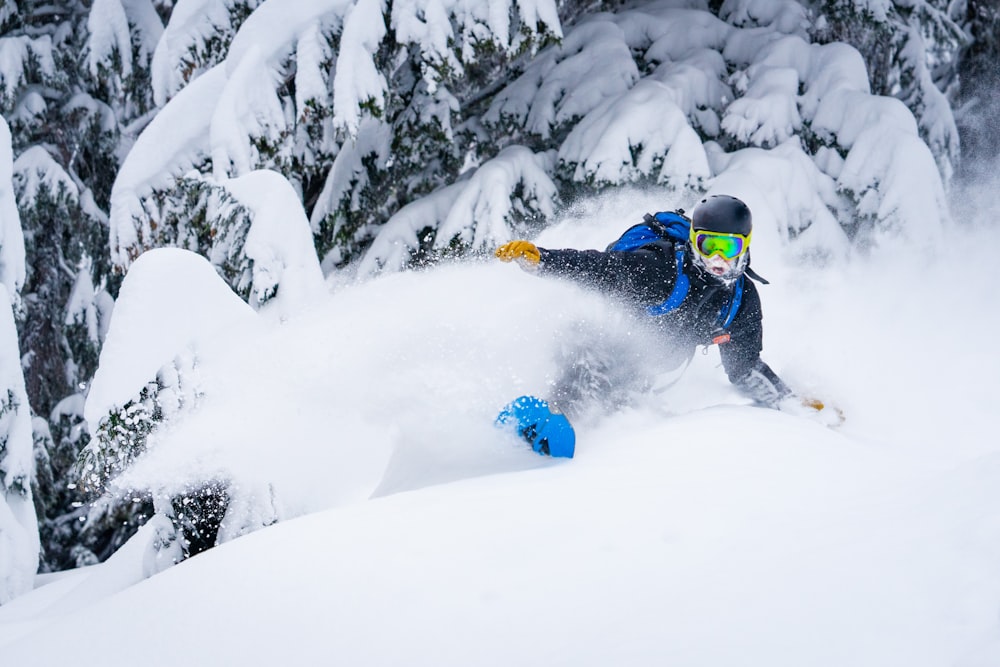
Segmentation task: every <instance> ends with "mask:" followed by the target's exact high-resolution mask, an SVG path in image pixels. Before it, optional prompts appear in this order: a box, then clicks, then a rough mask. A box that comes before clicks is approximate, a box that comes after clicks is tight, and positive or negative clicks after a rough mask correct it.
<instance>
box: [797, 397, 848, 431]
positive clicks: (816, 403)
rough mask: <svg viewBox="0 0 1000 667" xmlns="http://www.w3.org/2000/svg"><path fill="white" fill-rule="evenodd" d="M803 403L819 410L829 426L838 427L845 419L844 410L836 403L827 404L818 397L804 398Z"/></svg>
mask: <svg viewBox="0 0 1000 667" xmlns="http://www.w3.org/2000/svg"><path fill="white" fill-rule="evenodd" d="M802 405H804V406H805V407H807V408H812V409H813V410H815V411H816V412H818V413H819V414H820V415H821V417H822V420H823V422H824V423H825V424H826V425H827V426H830V427H837V426H840V425H841V424H843V423H844V421H845V417H844V411H843V410H841V409H840V408H838V407H837V406H835V405H827V404H825V403H824V402H823V401H821V400H819V399H818V398H803V399H802Z"/></svg>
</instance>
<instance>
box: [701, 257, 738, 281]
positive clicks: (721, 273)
mask: <svg viewBox="0 0 1000 667" xmlns="http://www.w3.org/2000/svg"><path fill="white" fill-rule="evenodd" d="M702 262H703V263H704V265H705V270H706V271H708V272H709V273H711V274H712V275H713V276H716V277H718V278H725V277H726V276H729V275H731V274H732V273H734V272H735V270H736V267H735V266H734V265H735V264H736V260H735V259H733V260H727V259H725V258H723V256H722V255H712V256H711V257H705V258H702Z"/></svg>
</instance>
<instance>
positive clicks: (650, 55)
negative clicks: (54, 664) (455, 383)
mask: <svg viewBox="0 0 1000 667" xmlns="http://www.w3.org/2000/svg"><path fill="white" fill-rule="evenodd" d="M998 58H1000V8H998V7H997V6H996V3H994V2H993V1H992V0H965V1H960V2H956V1H954V0H816V1H810V0H801V1H797V0H724V1H722V2H719V1H717V0H650V1H641V0H637V1H635V2H625V3H620V2H600V1H595V2H581V1H577V0H565V1H563V2H553V1H550V0H525V1H523V2H516V3H512V2H506V1H505V0H481V1H478V2H453V1H451V0H405V1H398V2H391V3H390V2H383V1H381V0H356V1H354V2H351V1H349V0H267V1H264V2H260V1H256V0H176V1H175V0H92V1H85V0H46V1H45V2H42V1H41V0H3V5H2V8H0V116H2V122H0V487H2V499H0V565H2V566H3V569H4V572H3V574H2V576H0V604H2V603H3V602H5V601H7V600H10V599H11V598H13V597H15V596H16V595H18V594H20V593H23V592H25V591H26V590H28V589H29V588H30V587H31V580H32V577H33V575H34V572H35V571H36V570H38V571H41V572H49V571H57V570H63V569H68V568H74V567H79V566H82V565H87V564H91V563H95V562H99V561H104V560H106V559H107V558H109V557H110V556H111V554H113V553H114V552H115V551H116V550H117V549H118V548H119V547H120V546H121V545H122V544H124V543H125V542H126V541H127V540H128V538H129V537H130V536H132V535H133V534H135V532H136V531H137V530H138V529H139V528H140V526H142V525H143V524H145V523H146V522H147V521H149V520H151V519H153V520H154V522H155V525H156V527H157V530H158V531H160V532H159V533H158V534H159V535H161V538H162V540H161V541H162V544H163V547H164V551H165V552H169V553H173V554H175V555H176V558H177V559H180V558H183V557H186V556H188V555H191V554H194V553H198V552H199V551H203V550H205V549H207V548H210V547H211V546H213V545H215V544H216V543H217V542H220V541H225V540H226V539H230V538H232V537H234V536H236V535H239V534H243V533H246V532H249V531H252V530H254V529H255V528H257V527H260V526H263V525H267V524H269V523H273V522H275V521H277V520H278V519H280V518H281V517H280V516H279V514H280V513H279V512H277V511H271V512H270V513H269V512H268V511H266V509H267V508H264V509H262V508H261V507H250V506H248V504H247V501H246V497H244V496H241V495H240V491H239V490H238V489H235V488H233V487H232V486H231V485H229V484H228V483H227V481H226V480H225V479H224V478H222V477H219V478H218V479H205V480H203V481H202V483H200V484H198V485H194V486H189V487H187V488H175V487H170V486H169V485H164V486H162V487H161V488H160V490H161V491H163V489H167V488H169V492H167V493H163V492H161V493H153V492H152V490H150V489H149V488H146V489H141V488H140V489H136V488H134V487H132V486H129V485H128V484H123V483H118V482H119V481H120V480H121V479H122V478H123V477H122V476H123V475H126V474H127V472H128V471H129V469H130V467H131V466H132V464H133V463H134V462H135V461H136V459H137V458H138V457H140V455H141V454H142V453H143V452H144V451H145V447H146V443H147V439H148V438H150V437H151V435H152V434H154V433H155V432H156V431H157V429H160V428H163V427H164V425H165V424H169V423H170V421H171V419H173V418H175V417H176V416H177V415H180V414H182V413H184V412H185V411H188V410H190V409H191V408H192V406H194V405H196V404H197V401H198V400H199V396H200V393H201V388H200V387H199V384H198V373H197V369H198V358H197V355H196V354H194V353H193V352H192V351H191V350H189V349H186V348H185V347H184V345H183V344H179V343H178V341H183V340H187V339H186V338H185V336H188V337H190V336H192V335H194V334H195V333H197V332H198V327H199V326H200V325H202V324H203V323H204V322H206V321H210V320H212V317H209V313H212V315H213V317H214V316H215V315H217V314H218V313H219V312H224V313H227V314H230V320H231V321H232V322H237V323H239V322H244V321H245V322H246V326H248V327H249V326H253V324H252V322H253V318H252V317H251V315H253V314H254V313H255V312H256V313H257V314H260V315H262V316H265V317H269V318H272V319H275V320H281V319H283V318H285V317H288V316H290V314H293V313H294V312H296V308H297V307H298V305H299V304H301V303H304V302H307V301H308V300H309V299H311V298H313V297H314V296H315V295H316V294H318V293H321V292H322V291H323V290H325V289H331V288H335V287H336V286H337V285H343V284H346V283H348V282H351V281H357V280H371V279H373V278H374V277H376V276H380V275H385V274H388V273H393V272H399V271H408V270H413V269H419V268H422V267H428V266H432V265H435V264H438V263H440V262H442V261H444V260H450V259H454V258H460V259H466V258H475V257H477V256H482V255H485V254H487V253H489V252H490V251H491V250H492V249H493V248H494V247H495V246H496V245H497V244H498V243H500V242H503V241H505V240H508V239H510V238H513V237H534V236H535V235H537V234H538V233H539V232H541V231H542V230H543V229H545V228H546V227H547V226H548V225H549V224H550V223H552V222H553V221H556V220H558V219H560V217H561V216H564V215H565V214H566V212H567V211H571V210H572V207H573V206H574V205H577V204H579V203H580V202H585V201H588V199H590V198H594V197H597V196H600V195H601V194H602V193H607V192H611V191H615V190H617V189H620V188H622V187H626V186H627V187H633V188H639V189H642V190H644V191H647V192H648V191H650V190H655V191H658V192H661V193H662V200H663V203H664V208H668V207H673V206H677V205H681V204H684V205H688V204H689V203H690V202H692V201H696V199H697V197H698V196H699V195H700V194H701V193H704V192H706V191H709V190H712V191H717V192H727V191H729V190H727V188H732V187H734V186H735V185H736V184H740V187H741V188H742V189H743V190H741V192H740V193H739V194H741V195H742V196H744V197H745V198H747V199H748V201H749V203H750V204H751V208H752V209H753V211H754V215H755V218H756V219H758V220H764V219H767V220H773V221H775V223H776V226H775V230H776V236H775V239H776V242H778V243H780V244H781V245H782V246H783V247H787V248H789V249H790V251H791V252H793V253H794V254H795V255H796V256H798V257H800V258H801V260H802V261H805V262H812V263H816V264H817V265H820V264H823V263H825V262H829V261H834V260H836V259H838V258H842V257H845V256H849V255H852V254H867V253H871V252H872V251H873V250H877V249H878V248H880V247H884V246H885V244H892V243H897V242H900V240H901V239H904V240H906V242H907V243H912V244H915V245H918V246H919V245H924V246H926V247H927V248H928V249H931V250H933V248H934V247H935V246H936V245H937V244H939V243H940V242H941V241H942V239H943V238H945V236H944V235H945V233H946V232H947V231H948V230H951V229H953V228H954V226H956V225H961V224H962V215H961V214H962V211H963V206H965V205H966V204H967V202H968V193H970V192H973V191H974V189H975V184H976V183H977V180H978V179H980V178H982V177H984V175H990V174H991V173H992V170H995V169H996V167H997V166H1000V163H998V162H997V158H996V148H995V147H996V146H997V145H998V143H1000V125H998V123H997V121H996V118H997V117H998V114H1000V68H998V67H997V65H996V63H997V62H1000V61H998ZM747 183H757V184H758V187H757V188H756V189H755V190H751V191H749V192H747V191H745V190H746V187H747V186H746V184H747ZM776 183H780V184H781V185H782V187H781V188H780V190H781V196H780V197H775V196H773V194H772V193H774V192H775V191H776V188H775V187H774V184H776ZM630 222H632V221H622V224H623V226H624V225H625V224H626V223H630ZM160 248H176V249H182V250H184V251H187V252H185V253H183V254H180V255H177V254H174V255H171V257H172V259H171V261H170V262H168V263H164V262H162V261H161V262H160V263H159V264H156V263H155V262H154V261H149V262H147V263H146V265H145V268H144V269H141V272H142V275H144V276H146V277H147V280H148V282H147V287H146V288H145V291H144V292H143V295H144V297H148V296H149V295H150V294H156V296H157V298H158V299H159V301H158V302H157V303H150V304H146V305H147V307H148V309H149V310H148V312H145V313H144V312H142V309H141V308H140V307H138V306H135V300H133V307H132V308H131V309H130V310H129V311H128V313H127V316H128V317H130V318H132V319H131V320H130V321H129V323H130V324H131V326H130V327H128V326H126V324H121V325H118V326H121V327H122V328H123V330H124V331H126V332H128V331H131V335H132V339H131V340H128V341H123V340H122V339H121V338H120V339H119V340H118V341H117V342H116V344H117V345H118V346H119V347H120V348H122V347H130V346H131V347H139V346H143V347H145V348H148V349H155V350H157V352H158V353H160V359H159V362H158V363H156V364H154V365H152V366H141V365H140V366H134V367H130V368H127V369H126V368H121V367H120V366H121V365H122V364H124V362H119V364H118V366H119V367H115V362H114V361H111V360H110V359H113V357H110V356H109V357H108V358H109V361H108V363H107V364H106V365H105V364H102V367H103V370H100V371H99V368H98V367H99V363H98V362H99V359H101V353H102V346H103V345H104V343H105V340H106V336H107V334H108V329H109V324H110V321H111V314H112V312H113V310H114V308H115V304H116V302H118V301H121V300H122V299H123V293H126V292H127V289H122V286H123V280H124V277H125V276H126V275H127V274H128V272H129V270H130V267H132V265H133V264H135V265H136V266H137V267H140V266H142V262H140V261H139V260H140V258H141V257H142V256H143V254H144V253H146V252H147V251H150V250H153V249H160ZM177 252H178V253H180V250H178V251H177ZM199 255H200V256H201V258H200V259H199V258H198V256H199ZM153 256H156V254H155V253H153ZM159 256H160V257H163V255H159ZM180 269H183V275H176V274H177V272H178V271H179V270H180ZM158 271H159V272H160V274H157V272H158ZM137 273H138V272H137ZM219 278H221V280H222V281H224V283H225V284H226V285H228V290H223V291H221V292H220V291H219V284H221V283H220V282H219ZM137 280H138V279H137ZM157 280H158V281H159V283H158V284H161V285H162V288H161V290H160V291H158V292H154V291H151V289H150V288H149V287H148V285H151V284H157V283H156V281H157ZM198 295H200V296H198ZM205 295H208V296H205ZM233 295H236V296H237V297H238V299H236V298H235V297H234V296H233ZM124 296H125V298H127V294H125V295H124ZM8 304H9V306H8ZM206 309H208V310H206ZM162 312H168V313H171V314H172V315H174V320H173V321H172V322H171V323H170V324H169V325H167V326H160V325H161V324H162V320H159V319H156V318H155V314H156V313H162ZM121 317H122V318H126V313H125V312H124V311H123V312H122V315H121ZM145 321H155V322H157V323H158V325H157V326H150V325H146V324H144V322H145ZM399 335H400V336H404V337H405V336H406V332H405V331H401V332H399ZM412 342H413V346H414V348H419V346H420V341H419V340H414V341H412ZM150 358H152V357H150ZM18 360H19V361H20V363H18ZM102 374H103V378H102ZM304 465H305V464H304ZM258 495H259V494H258ZM272 509H273V508H272ZM154 517H155V518H154ZM224 519H225V520H224ZM220 526H221V527H223V529H220Z"/></svg>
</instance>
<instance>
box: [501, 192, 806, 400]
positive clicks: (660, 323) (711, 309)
mask: <svg viewBox="0 0 1000 667" xmlns="http://www.w3.org/2000/svg"><path fill="white" fill-rule="evenodd" d="M685 223H686V220H685ZM685 231H687V230H686V229H685ZM751 231H752V220H751V214H750V209H749V208H748V207H747V205H746V204H745V203H743V202H742V201H740V200H739V199H737V198H736V197H731V196H728V195H714V196H711V197H707V198H705V199H702V200H701V201H700V202H699V203H698V204H697V206H696V207H695V209H694V211H693V214H692V217H691V224H690V232H689V234H688V238H687V239H685V240H673V239H671V238H669V237H663V238H657V239H656V240H653V241H652V242H648V243H645V244H644V245H641V247H637V248H634V249H628V250H616V249H614V245H613V246H612V247H609V249H608V250H606V251H598V250H573V249H561V250H552V249H547V248H539V247H537V246H535V244H533V243H531V242H530V241H525V240H517V241H511V242H509V243H506V244H504V245H502V246H500V247H499V248H498V249H497V250H496V256H497V257H498V258H499V259H500V260H501V261H503V262H510V261H516V262H517V263H518V264H519V265H520V266H521V267H522V268H523V269H525V270H528V271H532V272H538V273H539V274H540V275H546V276H562V277H567V278H571V279H573V280H575V281H578V282H581V283H584V284H586V285H589V286H592V287H595V288H597V289H599V290H601V291H602V292H603V293H606V294H609V295H614V296H616V297H619V298H620V299H622V300H624V301H625V302H627V303H631V304H632V305H634V306H636V308H637V309H638V310H639V311H640V312H644V314H645V315H647V316H648V318H649V319H650V320H651V322H652V324H653V327H654V329H655V330H656V332H657V334H658V335H661V336H662V337H663V338H664V339H665V340H666V341H668V342H669V345H668V346H665V349H664V350H663V356H664V357H670V356H671V355H672V356H673V360H674V363H675V364H676V365H680V364H683V363H685V362H686V361H688V360H690V358H691V357H692V356H693V354H694V352H695V349H696V347H697V346H699V345H711V344H718V345H719V352H720V354H721V357H722V365H723V367H724V368H725V371H726V374H727V375H728V377H729V380H730V381H731V382H732V383H733V384H734V385H735V386H736V387H738V388H739V389H740V390H741V391H742V392H743V393H744V394H745V395H747V396H748V397H750V398H751V399H753V400H754V401H755V402H756V403H758V404H760V405H764V406H768V407H772V408H776V409H782V410H788V411H793V412H814V411H816V412H818V411H822V410H823V409H824V406H823V404H822V403H821V402H820V401H816V400H812V399H801V398H798V397H797V396H796V395H795V394H794V393H793V392H792V390H791V389H790V388H789V387H788V385H787V384H785V382H784V381H782V380H781V378H780V377H778V375H777V374H776V373H775V372H774V371H773V370H771V368H770V367H769V366H768V365H767V364H766V363H765V362H764V361H763V360H762V359H761V358H760V352H761V349H762V347H763V344H762V338H763V326H762V322H761V303H760V296H759V295H758V293H757V288H756V286H755V285H754V283H753V281H752V280H747V279H745V278H747V277H753V278H756V279H758V280H760V277H759V276H757V275H756V274H755V273H754V272H753V271H752V270H750V269H749V264H750V237H751ZM590 356H591V357H592V356H593V355H592V354H591V355H590ZM609 361H610V363H603V364H602V363H600V362H598V363H594V360H593V359H592V358H591V359H589V360H586V361H583V362H577V361H571V362H570V363H569V364H568V365H567V366H566V368H565V371H564V375H563V377H562V378H561V379H560V380H559V381H558V382H557V383H556V387H555V393H554V396H552V403H553V407H554V408H556V409H557V410H558V411H559V412H563V413H565V414H568V415H570V416H572V415H573V414H574V412H575V411H576V410H577V408H578V404H579V403H580V400H581V399H582V398H586V397H584V396H582V395H581V394H582V392H581V387H591V388H593V387H603V389H605V390H608V391H612V390H613V389H614V387H613V386H612V385H613V384H614V366H615V365H616V364H617V361H616V360H614V359H611V360H609ZM627 373H631V371H628V372H627ZM581 375H583V376H586V377H583V378H581ZM619 378H621V374H619Z"/></svg>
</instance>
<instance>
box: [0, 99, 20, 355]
mask: <svg viewBox="0 0 1000 667" xmlns="http://www.w3.org/2000/svg"><path fill="white" fill-rule="evenodd" d="M13 179H14V154H13V151H12V149H11V136H10V128H9V127H8V126H7V121H6V120H4V118H3V116H0V286H3V287H4V288H5V289H6V291H7V294H9V295H10V298H11V299H13V300H14V301H15V303H16V302H17V299H18V293H19V292H20V291H21V286H22V285H24V277H25V273H24V272H25V264H24V262H25V257H24V233H23V232H22V231H21V217H20V214H19V213H18V210H17V198H16V197H15V196H14V183H13ZM20 356H21V355H20V354H18V355H17V356H16V357H11V359H15V358H17V359H19V358H20Z"/></svg>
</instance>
